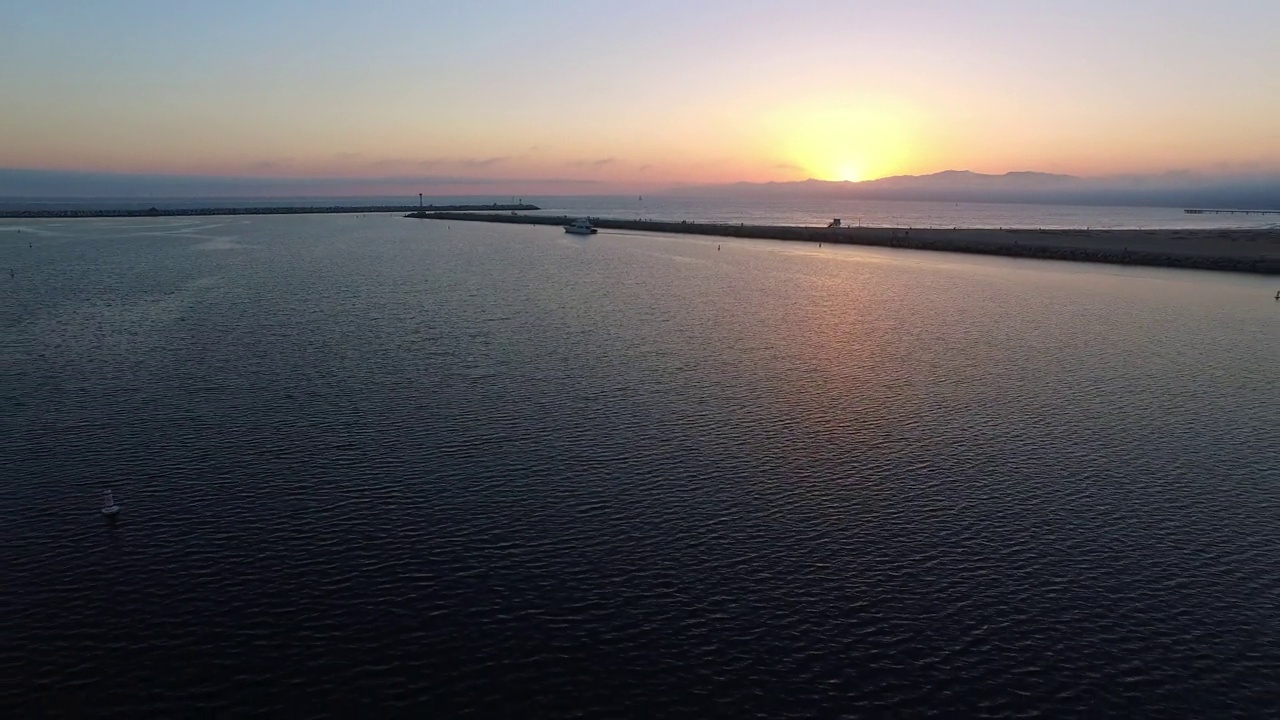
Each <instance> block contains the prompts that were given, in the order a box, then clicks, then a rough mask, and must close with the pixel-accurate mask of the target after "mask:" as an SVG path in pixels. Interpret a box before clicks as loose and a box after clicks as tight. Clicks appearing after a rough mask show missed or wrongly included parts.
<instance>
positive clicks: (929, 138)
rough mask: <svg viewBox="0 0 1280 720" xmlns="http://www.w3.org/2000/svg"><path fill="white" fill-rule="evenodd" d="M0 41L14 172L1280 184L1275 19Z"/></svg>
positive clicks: (141, 1)
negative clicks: (951, 176)
mask: <svg viewBox="0 0 1280 720" xmlns="http://www.w3.org/2000/svg"><path fill="white" fill-rule="evenodd" d="M0 18H2V19H3V22H0V102H2V103H3V110H0V169H8V170H18V169H21V170H54V171H77V172H89V173H123V174H146V175H152V176H154V175H184V176H219V177H253V178H292V179H301V178H309V179H317V178H323V179H325V180H326V182H332V183H333V184H332V186H331V187H332V188H333V190H334V192H349V191H351V189H352V188H353V187H355V186H356V185H361V186H363V187H366V188H369V189H381V188H383V187H395V186H398V185H402V184H405V183H409V184H421V185H426V186H430V187H435V188H438V190H439V191H440V193H441V194H444V193H446V192H457V191H467V190H479V191H482V192H484V191H494V192H506V191H511V192H528V193H534V192H541V193H544V194H549V193H556V192H565V193H573V194H581V193H586V192H593V191H605V190H618V189H624V188H625V189H629V190H630V189H646V188H660V187H664V186H671V185H681V184H703V183H726V182H735V181H748V182H765V181H791V180H802V179H805V178H817V179H823V180H868V179H874V178H879V177H885V176H891V175H900V174H925V173H932V172H938V171H942V170H947V169H965V170H973V171H977V172H988V173H1003V172H1007V171H1018V170H1035V171H1043V172H1057V173H1069V174H1076V175H1084V176H1109V175H1119V174H1155V173H1168V172H1178V171H1195V172H1203V173H1217V174H1248V173H1259V172H1275V171H1277V170H1280V121H1278V120H1277V119H1278V118H1280V72H1277V68H1280V42H1278V41H1276V36H1275V28H1277V27H1280V2H1272V1H1269V0H1247V1H1246V0H1216V1H1214V2H1207V1H1196V2H1190V1H1187V0H1161V1H1157V0H1123V1H1121V0H1108V1H1103V0H1076V1H1075V2H1059V1H1057V0H971V1H966V0H900V1H899V2H892V3H890V2H884V1H883V0H876V1H874V2H863V1H861V0H843V1H837V0H789V1H786V2H783V1H774V0H683V1H670V0H646V1H645V2H637V1H635V0H626V1H617V2H615V1H614V0H543V1H538V0H520V1H510V0H485V1H484V2H458V1H457V0H450V1H449V2H436V1H434V0H425V1H424V0H417V1H412V0H365V1H363V2H337V1H336V0H305V1H304V0H217V1H213V0H204V1H203V2H191V1H188V0H164V1H159V0H111V1H110V2H107V1H106V0H93V1H90V0H0ZM348 179H349V180H351V181H352V183H353V184H352V185H350V186H347V185H344V183H343V181H345V180H348Z"/></svg>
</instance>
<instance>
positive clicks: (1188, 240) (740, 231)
mask: <svg viewBox="0 0 1280 720" xmlns="http://www.w3.org/2000/svg"><path fill="white" fill-rule="evenodd" d="M405 217H406V218H414V219H420V220H459V221H471V222H494V223H507V224H517V225H567V224H568V223H570V222H572V221H573V220H575V219H577V218H575V217H570V216H537V215H495V214H491V213H475V214H472V213H453V212H448V211H435V212H413V213H409V214H408V215H406V216H405ZM591 222H592V224H593V225H595V226H596V227H598V228H601V229H606V230H641V231H648V232H665V233H680V234H686V235H707V236H714V237H735V238H744V239H753V240H783V241H793V242H814V243H823V242H825V243H834V244H840V245H863V246H867V247H893V248H904V249H908V250H934V251H943V252H960V253H971V254H979V255H998V256H1003V257H1021V258H1034V259H1044V260H1067V261H1073V262H1095V263H1108V264H1113V265H1140V266H1146V267H1168V268H1187V269H1196V270H1219V271H1225V272H1243V273H1253V274H1261V275H1280V230H1263V229H1259V230H1254V229H1185V230H1091V229H1077V230H1031V229H1009V230H1004V229H979V228H967V229H966V228H955V229H939V228H866V227H839V228H823V227H802V226H794V225H742V224H740V225H728V224H723V223H691V222H665V221H655V220H612V219H607V218H591Z"/></svg>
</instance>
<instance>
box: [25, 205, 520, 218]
mask: <svg viewBox="0 0 1280 720" xmlns="http://www.w3.org/2000/svg"><path fill="white" fill-rule="evenodd" d="M540 209H541V208H539V207H538V206H537V205H529V204H527V203H512V204H507V205H500V204H496V203H491V204H488V205H427V206H425V207H419V206H418V205H328V206H318V207H312V206H307V205H284V206H277V207H225V208H220V207H204V208H199V207H197V208H155V207H152V208H147V209H145V210H140V209H137V208H114V209H109V208H98V209H93V208H88V209H83V210H71V209H61V210H4V211H0V219H5V220H15V219H16V220H22V219H29V218H113V217H120V218H137V217H205V216H216V215H355V214H359V213H407V212H415V211H416V212H422V211H430V212H472V211H476V212H491V213H492V212H516V211H519V212H529V211H533V210H540Z"/></svg>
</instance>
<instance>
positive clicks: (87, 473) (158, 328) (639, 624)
mask: <svg viewBox="0 0 1280 720" xmlns="http://www.w3.org/2000/svg"><path fill="white" fill-rule="evenodd" d="M19 230H21V232H19ZM9 269H12V270H13V276H12V277H10V276H9ZM0 273H3V274H2V275H0V407H2V408H3V410H4V412H3V413H0V478H2V480H0V489H3V491H4V492H3V497H4V499H5V504H6V510H7V512H6V513H5V522H4V523H2V524H0V549H2V551H3V554H2V555H0V708H9V709H11V712H8V713H7V715H8V716H14V717H26V716H32V715H39V714H50V715H59V716H68V715H82V716H116V717H174V716H184V715H190V714H193V712H195V711H196V710H198V711H199V712H200V713H201V714H214V715H219V716H229V717H240V716H251V715H255V714H269V715H288V716H290V717H312V716H315V717H320V716H332V715H334V714H339V715H341V714H347V715H350V714H352V713H356V712H361V711H369V710H371V709H373V708H378V709H380V710H382V711H383V712H384V713H391V712H395V711H402V712H404V713H405V714H413V715H414V716H417V717H423V716H429V717H486V718H488V717H590V718H604V717H637V716H641V717H642V716H655V717H656V716H661V717H698V718H704V717H762V718H765V717H767V718H781V717H836V716H843V717H939V718H950V717H959V716H968V717H1053V718H1060V717H1091V718H1096V717H1126V718H1128V717H1169V716H1197V717H1213V718H1226V717H1266V716H1270V715H1271V714H1273V713H1274V711H1275V706H1276V702H1277V698H1278V697H1280V695H1278V693H1280V566H1278V565H1277V564H1276V562H1275V558H1276V557H1277V553H1278V552H1280V459H1278V456H1277V448H1280V424H1277V422H1276V411H1277V408H1280V381H1278V380H1280V303H1276V302H1275V301H1274V300H1272V299H1271V296H1272V295H1273V294H1274V292H1275V290H1276V288H1275V287H1273V285H1274V281H1273V280H1271V279H1268V278H1265V277H1254V276H1245V275H1229V274H1219V273H1211V272H1201V271H1177V270H1162V269H1146V268H1128V267H1123V268H1122V267H1109V266H1096V265H1076V264H1071V263H1057V262H1048V261H1032V260H1016V259H1003V258H985V257H977V256H961V255H950V254H945V253H926V252H912V251H905V250H892V249H872V248H856V247H833V248H825V249H818V248H814V247H812V246H810V245H807V244H806V245H800V244H790V245H789V244H786V243H777V242H767V241H724V240H723V239H720V240H716V241H712V240H710V239H706V238H697V237H692V236H662V235H653V234H642V233H611V232H601V233H600V234H599V235H596V236H593V237H589V238H585V239H580V238H574V237H571V236H567V235H565V234H564V233H562V232H560V231H559V230H558V229H557V228H554V227H521V226H503V225H487V224H469V223H440V222H423V221H410V220H404V219H399V218H390V217H385V216H380V217H364V218H360V217H349V216H347V217H344V216H306V217H251V218H213V219H200V218H195V219H182V220H177V219H157V220H91V221H52V222H24V223H16V222H6V221H0ZM107 488H110V489H112V490H114V492H115V496H116V499H117V500H118V501H119V502H120V503H121V506H122V511H121V514H120V515H119V516H118V518H117V519H116V520H115V521H108V520H106V519H105V518H104V517H103V516H102V515H101V513H100V512H99V507H100V504H101V494H102V492H103V490H104V489H107Z"/></svg>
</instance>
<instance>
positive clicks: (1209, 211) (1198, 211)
mask: <svg viewBox="0 0 1280 720" xmlns="http://www.w3.org/2000/svg"><path fill="white" fill-rule="evenodd" d="M1182 212H1184V213H1186V214H1188V215H1280V210H1226V209H1222V210H1219V209H1215V208H1187V209H1186V210H1183V211H1182Z"/></svg>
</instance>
